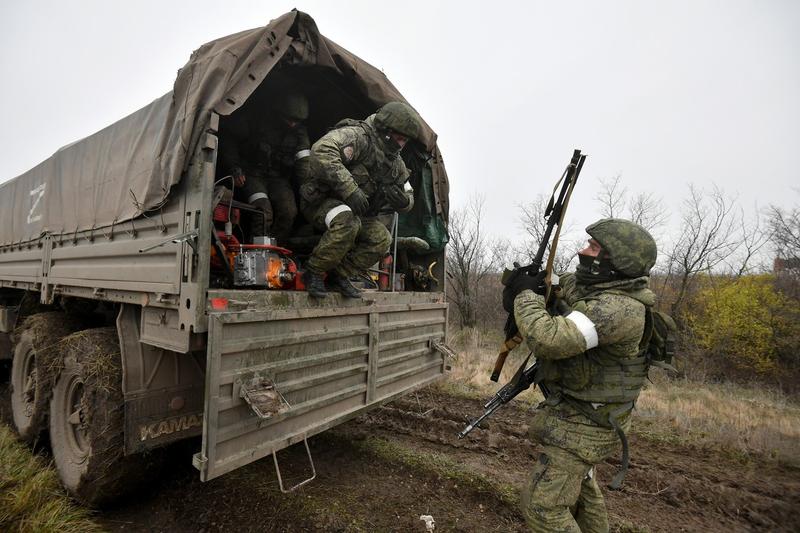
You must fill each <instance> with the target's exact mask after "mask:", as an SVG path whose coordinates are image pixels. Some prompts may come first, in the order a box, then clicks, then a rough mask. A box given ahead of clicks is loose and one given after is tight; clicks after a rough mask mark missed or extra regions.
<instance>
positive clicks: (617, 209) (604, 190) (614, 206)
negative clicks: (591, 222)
mask: <svg viewBox="0 0 800 533" xmlns="http://www.w3.org/2000/svg"><path fill="white" fill-rule="evenodd" d="M598 181H600V192H598V193H597V196H595V199H596V200H597V201H598V202H600V214H602V215H603V216H604V217H605V218H615V217H619V216H621V215H622V210H623V209H624V208H625V203H626V197H627V194H628V188H627V187H625V186H624V185H623V184H622V175H621V174H617V175H616V176H613V177H611V178H598Z"/></svg>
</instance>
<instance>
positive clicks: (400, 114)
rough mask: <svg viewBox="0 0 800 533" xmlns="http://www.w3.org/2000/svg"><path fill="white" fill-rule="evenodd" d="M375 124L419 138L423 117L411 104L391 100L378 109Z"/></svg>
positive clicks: (380, 127)
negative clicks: (420, 116)
mask: <svg viewBox="0 0 800 533" xmlns="http://www.w3.org/2000/svg"><path fill="white" fill-rule="evenodd" d="M375 125H376V126H377V127H378V128H379V129H384V130H393V131H396V132H397V133H401V134H403V135H405V136H406V137H408V138H410V139H417V140H418V139H419V136H420V132H421V131H422V119H420V118H419V115H417V112H416V111H414V110H413V109H412V108H411V106H409V105H407V104H404V103H402V102H389V103H388V104H386V105H384V106H383V107H381V108H380V109H379V110H378V113H377V114H376V115H375Z"/></svg>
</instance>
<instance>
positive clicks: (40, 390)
mask: <svg viewBox="0 0 800 533" xmlns="http://www.w3.org/2000/svg"><path fill="white" fill-rule="evenodd" d="M77 329H80V325H79V324H78V323H77V322H76V321H74V320H71V319H68V318H67V317H66V316H64V314H63V313H59V312H48V313H38V314H36V315H32V316H30V317H28V318H27V319H26V321H25V323H24V324H23V326H22V327H21V328H20V330H18V333H17V334H16V335H15V336H16V345H15V347H14V360H13V362H12V367H11V412H12V416H13V419H14V426H16V428H17V432H18V433H19V436H20V438H21V439H22V440H23V441H25V442H28V443H34V442H35V441H36V440H37V439H38V438H39V437H40V436H41V434H42V431H43V430H44V429H45V428H46V427H47V415H48V407H49V404H50V394H51V392H52V388H53V385H54V381H55V377H56V376H57V375H58V370H59V368H60V359H61V350H60V345H59V341H61V339H62V338H64V337H65V336H66V335H69V334H70V333H72V332H73V331H75V330H77Z"/></svg>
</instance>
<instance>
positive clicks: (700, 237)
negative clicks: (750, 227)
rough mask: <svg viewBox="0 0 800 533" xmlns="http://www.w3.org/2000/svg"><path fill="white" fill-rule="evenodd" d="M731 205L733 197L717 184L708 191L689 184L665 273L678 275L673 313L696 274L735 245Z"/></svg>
mask: <svg viewBox="0 0 800 533" xmlns="http://www.w3.org/2000/svg"><path fill="white" fill-rule="evenodd" d="M733 206H734V203H733V200H731V199H730V198H728V197H727V196H725V194H724V193H723V192H722V191H721V190H720V189H719V188H718V187H716V186H715V187H714V189H713V190H712V191H711V192H709V193H708V194H704V193H703V191H701V190H699V189H697V188H696V187H694V186H693V185H690V186H689V197H688V198H686V199H685V200H684V202H683V209H682V212H681V229H680V235H679V237H678V239H677V241H675V243H674V245H673V247H672V250H671V253H670V257H669V270H668V274H672V275H675V276H677V277H678V287H677V296H676V297H675V300H674V301H673V302H672V314H673V316H677V315H678V311H679V310H680V307H681V305H682V304H683V300H684V298H685V297H686V293H687V290H688V288H689V285H690V284H691V282H692V281H693V280H694V278H695V276H697V274H698V273H700V272H706V271H711V270H713V269H714V268H715V267H717V265H719V264H720V263H721V262H722V261H724V260H725V258H726V257H728V256H729V255H730V254H732V253H733V252H734V251H735V250H736V249H737V248H738V246H739V243H738V242H736V240H735V239H734V236H735V232H736V228H737V224H738V219H737V218H736V216H735V212H734V211H733ZM665 282H666V281H665Z"/></svg>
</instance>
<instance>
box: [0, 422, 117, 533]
mask: <svg viewBox="0 0 800 533" xmlns="http://www.w3.org/2000/svg"><path fill="white" fill-rule="evenodd" d="M0 531H9V532H10V531H19V532H28V531H30V532H66V533H73V532H74V533H79V532H80V533H92V532H95V531H102V529H101V528H100V526H98V525H97V524H95V523H94V522H92V520H91V519H90V518H89V512H88V511H86V510H84V509H82V508H80V507H78V506H77V505H75V504H74V503H72V501H71V500H70V499H69V498H68V497H67V495H66V494H65V493H64V490H63V489H62V488H61V485H60V483H59V481H58V475H57V474H56V472H55V471H54V470H53V468H52V467H51V466H49V465H47V464H46V462H45V461H44V460H43V459H42V458H41V457H38V456H35V455H33V454H32V453H31V452H30V450H29V449H28V448H27V447H26V446H24V445H23V444H21V443H20V442H19V441H17V439H16V438H15V436H14V434H13V432H12V431H11V430H10V429H9V428H8V427H6V426H4V425H2V424H0Z"/></svg>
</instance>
